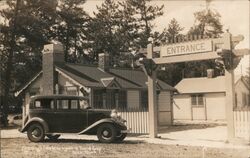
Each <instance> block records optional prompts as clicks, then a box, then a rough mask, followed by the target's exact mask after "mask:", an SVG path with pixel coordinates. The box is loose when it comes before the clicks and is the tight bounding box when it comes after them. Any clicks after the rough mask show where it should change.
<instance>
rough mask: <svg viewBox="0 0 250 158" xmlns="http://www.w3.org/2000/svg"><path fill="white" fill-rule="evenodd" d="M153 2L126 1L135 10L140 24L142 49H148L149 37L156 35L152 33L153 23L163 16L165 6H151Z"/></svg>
mask: <svg viewBox="0 0 250 158" xmlns="http://www.w3.org/2000/svg"><path fill="white" fill-rule="evenodd" d="M150 1H151V0H126V3H127V4H128V5H129V6H130V7H131V8H132V9H133V10H134V12H135V15H134V16H135V17H137V21H138V22H139V24H140V29H139V30H140V41H139V45H140V46H141V48H146V47H147V44H148V39H149V37H153V35H154V34H155V33H154V32H152V28H153V24H152V21H153V20H155V19H156V18H157V17H159V16H161V15H163V8H164V5H161V6H153V5H150V4H149V3H150Z"/></svg>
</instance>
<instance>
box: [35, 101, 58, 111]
mask: <svg viewBox="0 0 250 158" xmlns="http://www.w3.org/2000/svg"><path fill="white" fill-rule="evenodd" d="M34 108H37V109H54V100H53V99H37V100H35V103H34Z"/></svg>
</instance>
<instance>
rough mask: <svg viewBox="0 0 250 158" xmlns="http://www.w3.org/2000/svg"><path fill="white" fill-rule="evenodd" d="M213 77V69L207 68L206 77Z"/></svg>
mask: <svg viewBox="0 0 250 158" xmlns="http://www.w3.org/2000/svg"><path fill="white" fill-rule="evenodd" d="M213 77H214V69H207V78H213Z"/></svg>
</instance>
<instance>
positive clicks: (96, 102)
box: [93, 89, 106, 108]
mask: <svg viewBox="0 0 250 158" xmlns="http://www.w3.org/2000/svg"><path fill="white" fill-rule="evenodd" d="M103 93H105V91H104V90H99V89H96V90H94V91H93V106H94V107H95V108H103V104H104V103H103V99H104V98H105V97H106V96H103Z"/></svg>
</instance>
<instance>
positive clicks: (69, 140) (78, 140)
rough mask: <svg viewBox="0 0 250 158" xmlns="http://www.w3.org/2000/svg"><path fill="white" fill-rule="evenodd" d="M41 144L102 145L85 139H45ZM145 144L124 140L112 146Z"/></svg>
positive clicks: (139, 141) (138, 141)
mask: <svg viewBox="0 0 250 158" xmlns="http://www.w3.org/2000/svg"><path fill="white" fill-rule="evenodd" d="M42 143H78V144H86V143H90V144H104V143H101V142H99V141H98V140H87V139H58V140H50V139H45V140H44V141H43V142H42ZM141 143H145V141H141V140H124V141H122V142H116V143H112V144H141Z"/></svg>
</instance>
